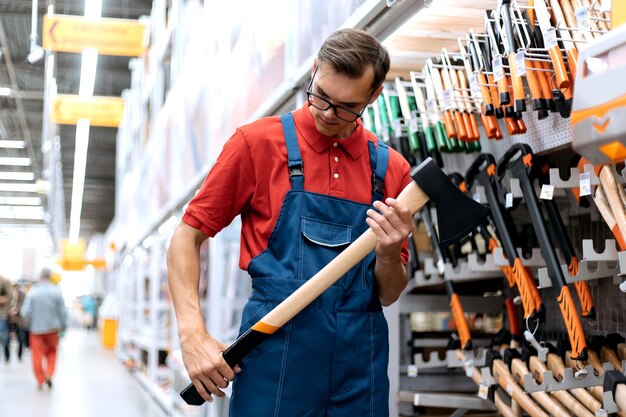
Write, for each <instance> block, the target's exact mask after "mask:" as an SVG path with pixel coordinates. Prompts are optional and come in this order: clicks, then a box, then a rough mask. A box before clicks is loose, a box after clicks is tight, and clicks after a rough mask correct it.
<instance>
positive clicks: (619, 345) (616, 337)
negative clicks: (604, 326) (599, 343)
mask: <svg viewBox="0 0 626 417" xmlns="http://www.w3.org/2000/svg"><path fill="white" fill-rule="evenodd" d="M606 339H607V343H608V344H609V345H610V346H611V348H612V349H613V350H614V351H615V352H617V354H618V356H619V358H620V359H621V360H626V341H625V340H624V336H622V335H621V334H619V333H611V334H609V335H607V337H606Z"/></svg>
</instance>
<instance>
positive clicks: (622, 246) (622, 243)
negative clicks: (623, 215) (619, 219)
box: [611, 223, 626, 251]
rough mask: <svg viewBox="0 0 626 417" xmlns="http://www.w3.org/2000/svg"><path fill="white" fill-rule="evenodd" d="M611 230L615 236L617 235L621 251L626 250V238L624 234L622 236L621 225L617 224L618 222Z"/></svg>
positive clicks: (616, 238)
mask: <svg viewBox="0 0 626 417" xmlns="http://www.w3.org/2000/svg"><path fill="white" fill-rule="evenodd" d="M611 231H612V232H613V236H614V237H615V240H616V241H617V244H618V245H619V249H620V250H621V251H624V250H626V240H624V236H622V232H621V231H620V230H619V226H618V225H617V223H616V224H615V226H613V228H612V229H611Z"/></svg>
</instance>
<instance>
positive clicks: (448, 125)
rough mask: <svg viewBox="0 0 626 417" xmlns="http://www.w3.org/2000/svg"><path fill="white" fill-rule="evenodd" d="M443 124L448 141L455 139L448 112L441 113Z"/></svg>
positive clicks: (452, 124) (454, 131)
mask: <svg viewBox="0 0 626 417" xmlns="http://www.w3.org/2000/svg"><path fill="white" fill-rule="evenodd" d="M443 124H444V126H445V127H446V136H447V137H448V139H452V138H456V130H454V121H453V120H452V113H451V112H450V110H446V111H444V112H443Z"/></svg>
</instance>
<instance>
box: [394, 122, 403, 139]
mask: <svg viewBox="0 0 626 417" xmlns="http://www.w3.org/2000/svg"><path fill="white" fill-rule="evenodd" d="M393 134H394V135H395V136H396V138H400V137H402V123H400V119H396V120H394V121H393Z"/></svg>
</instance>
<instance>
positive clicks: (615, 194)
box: [600, 165, 626, 236]
mask: <svg viewBox="0 0 626 417" xmlns="http://www.w3.org/2000/svg"><path fill="white" fill-rule="evenodd" d="M600 182H601V183H602V188H603V189H604V193H605V195H606V199H607V201H608V202H609V207H611V212H612V213H613V217H614V218H615V222H616V223H617V226H618V227H619V230H620V233H621V235H622V236H626V214H625V213H624V205H623V204H622V199H621V198H620V196H619V191H618V189H617V187H618V186H619V185H618V184H617V181H616V179H615V176H614V175H613V171H611V167H609V166H608V165H607V166H604V167H602V169H601V170H600Z"/></svg>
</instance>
